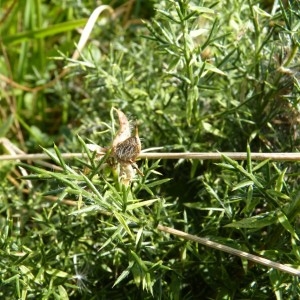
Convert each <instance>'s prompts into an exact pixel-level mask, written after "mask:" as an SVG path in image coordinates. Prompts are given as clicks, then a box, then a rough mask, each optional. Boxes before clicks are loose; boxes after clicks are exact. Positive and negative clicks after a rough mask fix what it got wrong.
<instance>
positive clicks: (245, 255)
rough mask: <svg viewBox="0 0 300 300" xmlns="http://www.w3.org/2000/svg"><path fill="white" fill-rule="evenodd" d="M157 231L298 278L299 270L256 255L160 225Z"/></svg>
mask: <svg viewBox="0 0 300 300" xmlns="http://www.w3.org/2000/svg"><path fill="white" fill-rule="evenodd" d="M157 229H158V230H161V231H164V232H167V233H170V234H174V235H176V236H178V237H181V238H183V239H185V240H188V241H193V242H196V243H199V244H201V245H204V246H207V247H210V248H213V249H217V250H220V251H223V252H227V253H229V254H232V255H236V256H239V257H241V258H244V259H247V260H251V261H253V262H255V263H258V264H261V265H264V266H267V267H270V268H273V269H277V270H279V271H282V272H286V273H289V274H291V275H295V276H300V270H298V269H295V268H292V267H289V266H287V265H283V264H280V263H277V262H274V261H272V260H269V259H266V258H263V257H260V256H257V255H253V254H250V253H247V252H244V251H240V250H237V249H235V248H231V247H228V246H225V245H222V244H219V243H216V242H213V241H211V240H209V239H207V238H200V237H198V236H196V235H191V234H188V233H186V232H183V231H180V230H177V229H173V228H170V227H166V226H162V225H158V226H157Z"/></svg>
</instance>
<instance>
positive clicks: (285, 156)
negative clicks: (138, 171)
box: [0, 152, 300, 161]
mask: <svg viewBox="0 0 300 300" xmlns="http://www.w3.org/2000/svg"><path fill="white" fill-rule="evenodd" d="M99 154H100V153H98V155H99ZM104 154H105V153H103V155H104ZM222 155H226V156H228V157H229V158H231V159H234V160H246V159H247V153H246V152H222V153H210V152H174V153H167V152H161V153H160V152H156V153H141V154H140V155H139V158H141V159H146V158H147V159H199V160H221V159H222ZM62 157H63V158H64V159H73V158H86V157H87V155H86V154H83V153H62ZM18 159H19V160H32V161H35V160H46V159H50V158H49V156H48V155H47V154H44V153H36V154H17V155H0V161H5V160H18ZM251 159H252V160H265V159H270V160H274V161H300V153H299V152H294V153H251Z"/></svg>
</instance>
